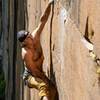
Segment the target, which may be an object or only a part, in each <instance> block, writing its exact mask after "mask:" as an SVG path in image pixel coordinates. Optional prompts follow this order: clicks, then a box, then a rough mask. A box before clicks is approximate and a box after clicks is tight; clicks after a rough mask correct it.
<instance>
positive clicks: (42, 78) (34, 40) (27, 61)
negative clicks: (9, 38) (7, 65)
mask: <svg viewBox="0 0 100 100" xmlns="http://www.w3.org/2000/svg"><path fill="white" fill-rule="evenodd" d="M53 3H54V0H49V4H48V6H47V8H46V10H45V12H44V14H43V16H42V17H41V19H40V23H39V25H38V27H37V28H36V29H35V30H34V31H33V32H32V33H29V32H27V31H24V30H22V31H19V32H18V33H17V37H18V40H19V41H20V42H21V46H22V59H23V61H24V65H25V71H24V75H23V79H24V81H25V83H26V85H28V87H30V88H36V89H38V90H39V96H40V97H41V100H55V96H56V93H57V91H56V88H55V86H54V85H53V84H52V82H51V81H50V80H49V79H48V78H47V77H46V75H45V74H44V72H43V69H42V64H43V60H44V55H43V51H42V47H41V43H40V35H41V33H42V30H43V28H44V26H45V24H46V22H47V20H48V17H49V14H50V11H51V5H52V4H53Z"/></svg>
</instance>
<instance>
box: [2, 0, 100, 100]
mask: <svg viewBox="0 0 100 100" xmlns="http://www.w3.org/2000/svg"><path fill="white" fill-rule="evenodd" d="M10 1H11V2H10V5H11V6H8V4H9V2H8V1H7V0H3V4H4V6H3V9H4V12H3V32H4V33H3V37H4V38H3V39H4V40H3V44H4V46H3V50H4V51H3V52H4V54H3V55H4V61H3V64H4V65H3V68H4V72H5V76H6V79H7V78H8V79H7V83H8V84H7V86H8V89H9V88H10V87H12V85H13V88H11V89H10V92H9V90H7V93H8V94H6V100H7V98H9V100H13V98H14V97H16V99H14V100H19V99H20V100H33V99H34V100H38V99H39V97H38V92H37V91H36V90H35V89H29V88H27V87H26V86H24V87H23V84H22V80H21V79H20V76H21V75H20V74H21V73H22V70H23V67H22V66H23V64H22V61H21V55H20V49H19V48H20V46H19V45H18V46H17V55H16V56H17V58H16V57H15V56H14V55H15V53H16V52H15V51H13V50H15V49H14V47H16V46H14V47H13V46H11V44H12V45H13V42H12V41H13V40H14V39H15V38H14V36H16V35H14V34H13V32H16V31H18V30H20V29H24V25H25V28H26V30H29V31H30V32H32V30H34V29H35V28H36V26H37V25H38V22H39V18H40V16H41V14H42V13H43V12H44V9H45V8H46V5H47V3H48V0H26V1H24V0H18V1H17V0H15V1H13V0H10ZM56 1H58V2H56V3H55V5H54V16H53V20H51V17H52V12H51V15H50V17H49V20H48V22H47V24H46V26H45V28H44V30H43V32H42V35H41V43H42V47H43V52H44V56H45V60H44V66H43V68H44V71H45V72H46V75H47V76H48V77H49V78H50V79H51V80H52V81H53V82H54V83H55V84H56V86H57V89H58V93H59V100H99V99H100V84H99V80H98V75H97V74H96V65H95V63H94V62H93V60H92V59H91V57H90V56H89V52H88V50H87V49H86V48H85V46H84V45H83V44H82V43H81V37H82V36H84V35H85V36H86V37H87V38H88V39H89V40H90V41H91V42H93V44H94V51H95V52H96V53H97V55H98V56H99V57H100V47H99V45H100V39H99V38H100V36H99V32H100V28H99V27H100V16H99V11H100V0H56ZM14 2H15V3H14ZM13 4H15V7H14V5H13ZM17 4H18V5H17ZM5 7H6V8H9V9H5ZM23 7H24V8H23ZM12 8H16V9H12ZM17 8H18V12H16V13H15V12H14V10H17ZM23 9H25V12H23ZM8 11H10V13H9V14H8ZM14 14H15V15H16V17H14V16H13V15H14ZM24 14H25V23H24ZM14 18H16V21H15V20H14ZM9 19H10V20H9ZM8 20H9V21H8ZM13 21H14V22H13ZM51 21H52V23H51ZM50 23H51V24H52V25H51V24H50ZM87 24H88V27H87ZM7 25H10V26H9V27H8V26H7ZM14 25H15V26H14ZM51 26H52V27H51ZM14 28H16V29H14ZM8 31H9V32H8ZM93 33H94V34H93ZM50 39H51V40H50ZM14 43H16V40H15V41H14ZM50 47H51V48H50ZM13 57H15V58H16V61H15V60H13V61H12V59H13ZM8 58H9V59H8ZM16 63H17V64H16ZM51 63H52V64H51ZM15 64H16V66H15ZM13 65H14V66H13ZM10 68H11V69H12V70H11V71H9V69H10ZM13 71H15V73H14V72H13ZM9 73H10V74H9ZM8 75H9V77H7V76H8ZM13 75H15V76H13ZM14 77H15V79H16V81H15V79H14ZM9 79H10V80H11V81H8V80H9ZM12 79H14V80H13V81H12ZM14 82H15V83H14ZM15 85H16V91H14V90H13V89H14V86H15ZM19 87H20V88H19ZM13 91H14V92H15V96H14V95H13V93H12V92H13ZM12 95H13V98H12V97H11V96H12Z"/></svg>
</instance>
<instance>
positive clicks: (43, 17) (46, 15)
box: [40, 1, 53, 23]
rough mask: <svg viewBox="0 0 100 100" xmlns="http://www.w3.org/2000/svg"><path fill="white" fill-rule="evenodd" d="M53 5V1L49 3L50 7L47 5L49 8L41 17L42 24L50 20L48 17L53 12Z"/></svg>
mask: <svg viewBox="0 0 100 100" xmlns="http://www.w3.org/2000/svg"><path fill="white" fill-rule="evenodd" d="M52 3H53V1H52V2H49V3H48V5H47V7H46V9H45V11H44V13H43V15H42V16H41V19H40V21H41V22H42V23H46V21H47V20H48V17H49V15H50V11H51V5H52Z"/></svg>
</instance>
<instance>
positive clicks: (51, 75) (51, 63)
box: [50, 4, 55, 82]
mask: <svg viewBox="0 0 100 100" xmlns="http://www.w3.org/2000/svg"><path fill="white" fill-rule="evenodd" d="M53 16H54V4H53V5H52V16H51V21H50V79H51V80H52V82H54V81H55V80H54V72H53V62H52V22H53Z"/></svg>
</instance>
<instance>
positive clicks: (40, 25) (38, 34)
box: [31, 22, 45, 38]
mask: <svg viewBox="0 0 100 100" xmlns="http://www.w3.org/2000/svg"><path fill="white" fill-rule="evenodd" d="M44 26H45V22H40V23H39V25H38V27H37V28H36V29H35V30H34V31H33V32H32V33H31V35H32V37H33V38H34V37H36V36H40V34H41V33H42V30H43V28H44Z"/></svg>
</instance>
